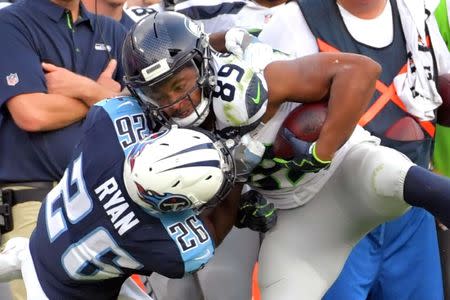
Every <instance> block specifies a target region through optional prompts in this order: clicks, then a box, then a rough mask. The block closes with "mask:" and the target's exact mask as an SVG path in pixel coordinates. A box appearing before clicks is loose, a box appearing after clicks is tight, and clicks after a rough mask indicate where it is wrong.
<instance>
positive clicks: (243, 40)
mask: <svg viewBox="0 0 450 300" xmlns="http://www.w3.org/2000/svg"><path fill="white" fill-rule="evenodd" d="M252 40H253V37H252V35H250V33H248V32H247V30H245V29H243V28H238V27H233V28H231V29H230V30H228V31H227V33H225V48H227V51H228V52H231V53H233V54H234V55H236V56H237V57H239V58H242V57H243V56H244V51H245V48H247V46H248V45H249V44H250V43H251V41H252Z"/></svg>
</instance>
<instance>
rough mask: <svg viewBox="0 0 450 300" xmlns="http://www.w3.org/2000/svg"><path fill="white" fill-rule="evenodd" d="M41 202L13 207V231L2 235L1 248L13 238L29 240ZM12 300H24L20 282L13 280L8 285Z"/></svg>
mask: <svg viewBox="0 0 450 300" xmlns="http://www.w3.org/2000/svg"><path fill="white" fill-rule="evenodd" d="M40 207H41V202H38V201H28V202H24V203H19V204H16V205H14V206H13V208H12V214H13V223H14V229H13V230H12V231H10V232H8V233H5V234H4V235H2V246H3V245H4V244H5V243H6V242H7V241H9V240H10V239H11V238H14V237H26V238H29V237H30V236H31V233H32V232H33V230H34V228H35V227H36V221H37V216H38V213H39V209H40ZM9 286H10V289H11V293H12V295H13V299H14V300H26V290H25V286H24V284H23V281H22V280H13V281H11V282H10V283H9Z"/></svg>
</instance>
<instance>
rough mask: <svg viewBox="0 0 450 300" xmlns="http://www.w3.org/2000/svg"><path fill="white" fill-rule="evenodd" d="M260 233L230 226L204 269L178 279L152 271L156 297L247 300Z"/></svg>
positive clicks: (160, 298) (163, 298) (191, 299)
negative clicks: (228, 231)
mask: <svg viewBox="0 0 450 300" xmlns="http://www.w3.org/2000/svg"><path fill="white" fill-rule="evenodd" d="M259 244H260V237H259V233H257V232H255V231H251V230H250V229H246V228H244V229H237V228H233V229H232V230H231V232H230V233H229V234H228V235H227V236H226V238H225V240H224V241H223V243H222V244H221V245H220V246H219V247H218V248H217V249H216V251H215V254H214V257H213V258H212V259H211V261H209V262H208V263H207V264H206V266H205V268H203V269H202V270H199V271H198V272H196V273H195V274H194V275H190V274H186V275H185V277H183V278H181V279H169V278H166V277H164V276H162V275H159V274H156V273H153V274H152V276H151V277H150V285H151V287H152V289H153V290H154V292H155V296H156V297H155V298H156V299H157V300H184V299H189V300H250V299H251V285H252V281H251V280H252V271H253V267H254V265H255V262H256V260H257V257H258V250H259Z"/></svg>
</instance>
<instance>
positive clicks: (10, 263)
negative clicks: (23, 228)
mask: <svg viewBox="0 0 450 300" xmlns="http://www.w3.org/2000/svg"><path fill="white" fill-rule="evenodd" d="M29 241H30V240H29V239H28V238H23V237H15V238H12V239H10V240H9V241H8V242H6V244H5V248H4V249H3V251H2V252H0V282H7V281H11V280H14V279H20V278H22V272H21V271H20V269H21V267H22V260H23V258H24V257H25V254H26V251H27V249H28V243H29Z"/></svg>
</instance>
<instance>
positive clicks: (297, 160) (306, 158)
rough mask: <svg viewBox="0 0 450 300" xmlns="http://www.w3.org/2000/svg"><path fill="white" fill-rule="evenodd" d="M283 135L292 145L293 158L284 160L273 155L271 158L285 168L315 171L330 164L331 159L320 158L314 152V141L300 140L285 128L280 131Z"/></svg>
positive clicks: (307, 171) (308, 171)
mask: <svg viewBox="0 0 450 300" xmlns="http://www.w3.org/2000/svg"><path fill="white" fill-rule="evenodd" d="M281 134H282V137H284V138H285V139H286V140H287V141H289V143H290V144H291V146H292V149H293V151H294V158H293V159H292V160H285V159H282V158H278V157H275V158H274V159H273V160H274V161H275V162H276V163H278V164H282V165H284V166H286V167H287V168H290V169H293V170H298V171H301V172H306V173H316V172H319V171H320V170H322V169H326V168H328V167H329V166H330V164H331V161H329V160H328V161H326V160H321V159H320V158H319V157H317V154H316V143H315V142H313V143H309V142H305V141H302V140H300V139H298V138H296V137H295V135H294V134H293V133H292V132H291V131H290V130H289V129H287V128H284V129H283V131H282V133H281Z"/></svg>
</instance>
